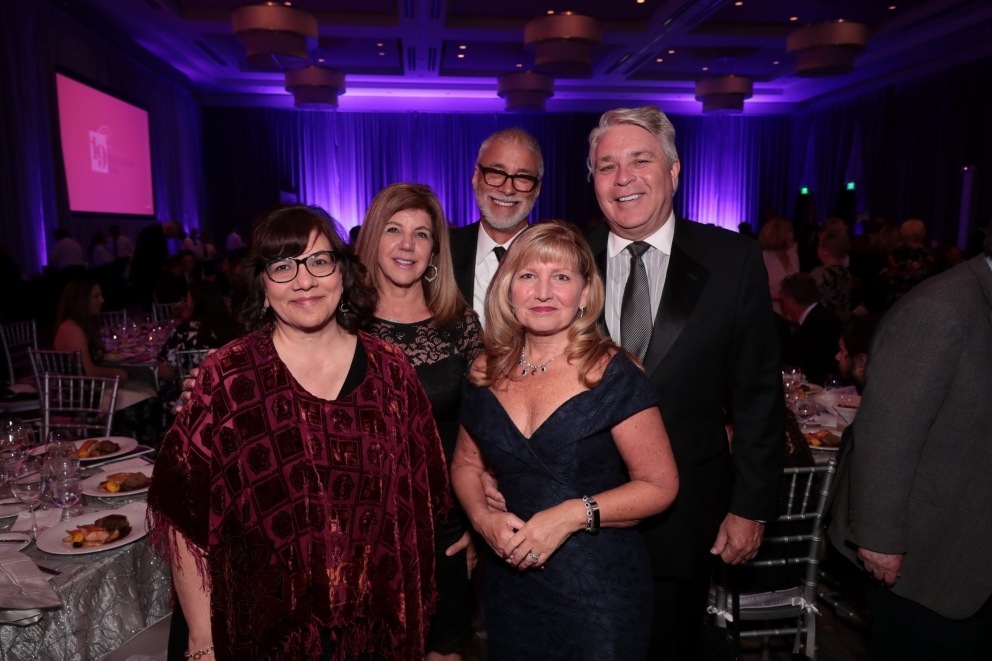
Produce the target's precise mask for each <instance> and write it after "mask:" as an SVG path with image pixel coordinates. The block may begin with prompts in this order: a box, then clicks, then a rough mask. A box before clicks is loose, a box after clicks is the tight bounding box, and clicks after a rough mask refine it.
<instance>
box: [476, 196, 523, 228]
mask: <svg viewBox="0 0 992 661" xmlns="http://www.w3.org/2000/svg"><path fill="white" fill-rule="evenodd" d="M536 201H537V200H533V201H531V203H530V204H525V205H524V206H523V207H521V209H520V211H518V212H517V213H515V214H513V215H512V216H510V218H508V219H507V220H495V219H493V218H492V217H491V216H490V214H489V213H488V211H487V208H486V206H485V205H483V204H482V200H479V199H476V202H477V203H478V204H479V211H480V212H481V213H482V217H483V218H485V219H486V222H487V223H489V224H490V225H492V226H493V228H495V229H498V230H501V231H506V230H511V229H513V228H514V227H516V226H517V225H519V224H520V222H521V221H525V220H527V216H529V215H530V212H531V210H532V209H533V208H534V202H536Z"/></svg>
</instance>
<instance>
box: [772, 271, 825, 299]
mask: <svg viewBox="0 0 992 661" xmlns="http://www.w3.org/2000/svg"><path fill="white" fill-rule="evenodd" d="M781 294H782V298H785V297H786V296H788V297H789V298H791V299H792V300H794V301H795V302H796V303H798V304H799V305H802V306H804V307H805V306H807V305H813V303H819V301H820V290H819V289H818V288H817V286H816V279H815V278H814V277H813V276H811V275H810V274H809V273H793V274H792V275H787V276H785V278H784V279H783V280H782V289H781Z"/></svg>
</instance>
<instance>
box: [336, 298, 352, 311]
mask: <svg viewBox="0 0 992 661" xmlns="http://www.w3.org/2000/svg"><path fill="white" fill-rule="evenodd" d="M350 311H351V308H349V307H348V304H347V303H345V302H344V300H343V299H342V300H341V302H340V303H338V312H341V313H342V314H347V313H348V312H350Z"/></svg>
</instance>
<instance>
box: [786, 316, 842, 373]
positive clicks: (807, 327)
mask: <svg viewBox="0 0 992 661" xmlns="http://www.w3.org/2000/svg"><path fill="white" fill-rule="evenodd" d="M840 325H841V324H840V319H838V318H837V315H835V314H833V313H832V312H830V310H828V309H826V308H825V307H823V306H822V305H819V304H817V305H815V306H814V307H813V309H812V310H810V311H809V314H808V315H806V319H804V320H803V323H802V324H800V325H799V328H796V329H794V330H793V332H791V333H790V334H789V336H788V338H787V339H786V343H785V346H784V347H783V348H782V361H783V362H784V363H785V364H786V365H795V366H797V367H799V368H800V369H802V371H803V374H804V375H805V377H806V380H807V381H809V382H810V383H815V384H817V385H821V384H822V383H823V381H824V379H826V377H827V374H829V373H831V372H835V371H836V365H837V361H836V359H835V356H836V355H837V348H838V344H837V343H838V340H839V339H840Z"/></svg>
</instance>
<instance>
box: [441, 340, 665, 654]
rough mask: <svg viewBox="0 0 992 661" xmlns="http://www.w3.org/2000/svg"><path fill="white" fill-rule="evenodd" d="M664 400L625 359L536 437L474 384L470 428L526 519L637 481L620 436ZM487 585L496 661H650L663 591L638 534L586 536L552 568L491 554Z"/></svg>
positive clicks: (619, 531)
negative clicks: (622, 425)
mask: <svg viewBox="0 0 992 661" xmlns="http://www.w3.org/2000/svg"><path fill="white" fill-rule="evenodd" d="M535 378H536V377H535ZM655 405H657V394H656V392H655V390H654V389H653V388H652V387H651V385H650V384H649V383H648V381H647V379H646V378H645V377H644V374H643V373H642V372H641V371H640V370H639V369H638V368H637V367H636V366H635V365H634V364H633V363H632V362H631V361H630V360H629V359H628V358H627V357H626V356H625V355H623V354H617V355H616V356H614V357H613V359H612V360H611V361H610V364H609V365H608V366H607V368H606V371H605V373H604V374H603V378H602V380H601V381H600V383H599V384H598V385H597V386H596V387H595V388H593V389H592V390H588V391H585V392H582V393H579V394H578V395H575V396H574V397H572V398H571V399H569V400H567V401H566V402H565V403H564V404H562V405H561V406H560V407H559V408H558V409H557V410H556V411H555V412H554V413H553V414H552V415H551V417H549V418H548V419H547V420H546V421H545V422H544V423H543V424H542V425H541V426H540V427H539V428H538V429H537V431H535V432H534V434H533V436H531V438H529V439H528V438H525V437H524V436H523V434H521V433H520V430H519V429H517V427H516V425H514V423H513V421H512V420H511V419H510V417H509V416H508V415H507V413H506V411H505V410H504V409H503V406H502V405H501V404H500V402H499V400H498V399H496V397H495V395H493V394H492V392H491V391H490V390H489V389H486V388H478V387H475V386H472V385H466V386H465V393H464V395H463V396H462V409H461V422H462V424H463V425H464V426H465V428H466V429H467V430H468V431H469V432H470V433H471V434H472V436H473V437H474V439H475V441H476V443H477V444H478V445H479V448H480V450H481V451H482V453H483V455H484V457H485V459H486V461H487V462H488V463H489V465H490V466H491V467H492V468H493V470H494V471H495V472H496V477H497V479H498V481H499V489H500V491H501V492H502V493H503V495H504V496H505V497H506V504H507V509H508V510H509V511H510V512H513V513H514V514H516V515H517V516H519V517H520V518H521V519H523V520H525V521H526V520H527V519H529V518H530V517H531V516H533V515H534V514H535V513H537V512H539V511H541V510H544V509H547V508H549V507H552V506H554V505H557V504H558V503H561V502H562V501H564V500H568V499H570V498H581V497H582V496H583V495H594V494H597V493H600V492H602V491H605V490H607V489H611V488H613V487H616V486H619V485H621V484H623V483H625V482H627V481H628V476H627V470H626V466H625V464H624V462H623V459H622V457H621V456H620V453H619V451H618V450H617V448H616V445H615V444H614V442H613V436H612V434H611V433H610V429H611V428H612V427H613V426H614V425H616V424H617V423H619V422H621V421H623V420H625V419H627V418H629V417H630V416H631V415H633V414H635V413H637V412H639V411H642V410H644V409H646V408H648V407H650V406H655ZM487 548H488V547H487ZM485 579H486V580H485V613H486V629H487V633H488V638H489V657H490V659H492V660H493V661H500V660H504V659H514V660H518V659H562V660H565V659H567V660H569V661H576V660H580V659H589V660H590V661H591V660H593V659H595V660H596V661H604V660H609V659H616V660H621V659H622V660H624V661H630V660H637V659H644V658H645V656H646V655H647V644H648V639H649V637H650V632H651V625H650V622H651V608H652V599H653V597H652V591H653V588H652V581H651V569H650V565H649V562H648V555H647V550H646V548H645V546H644V543H643V542H642V540H641V536H640V533H638V532H637V530H636V528H602V529H601V530H600V531H599V532H598V533H596V534H594V535H593V534H589V533H587V532H585V531H580V532H577V533H575V534H574V535H572V536H571V537H569V538H568V539H567V540H566V541H565V543H564V544H562V546H561V547H560V548H559V549H558V550H557V551H555V553H554V555H553V556H551V558H549V559H548V560H547V564H546V565H545V569H543V570H528V571H522V572H521V571H518V570H517V569H515V568H512V567H510V566H509V565H508V564H507V563H506V562H505V561H503V560H502V559H501V558H499V557H498V556H497V555H496V554H495V553H493V552H492V549H489V556H488V557H487V565H486V572H485Z"/></svg>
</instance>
